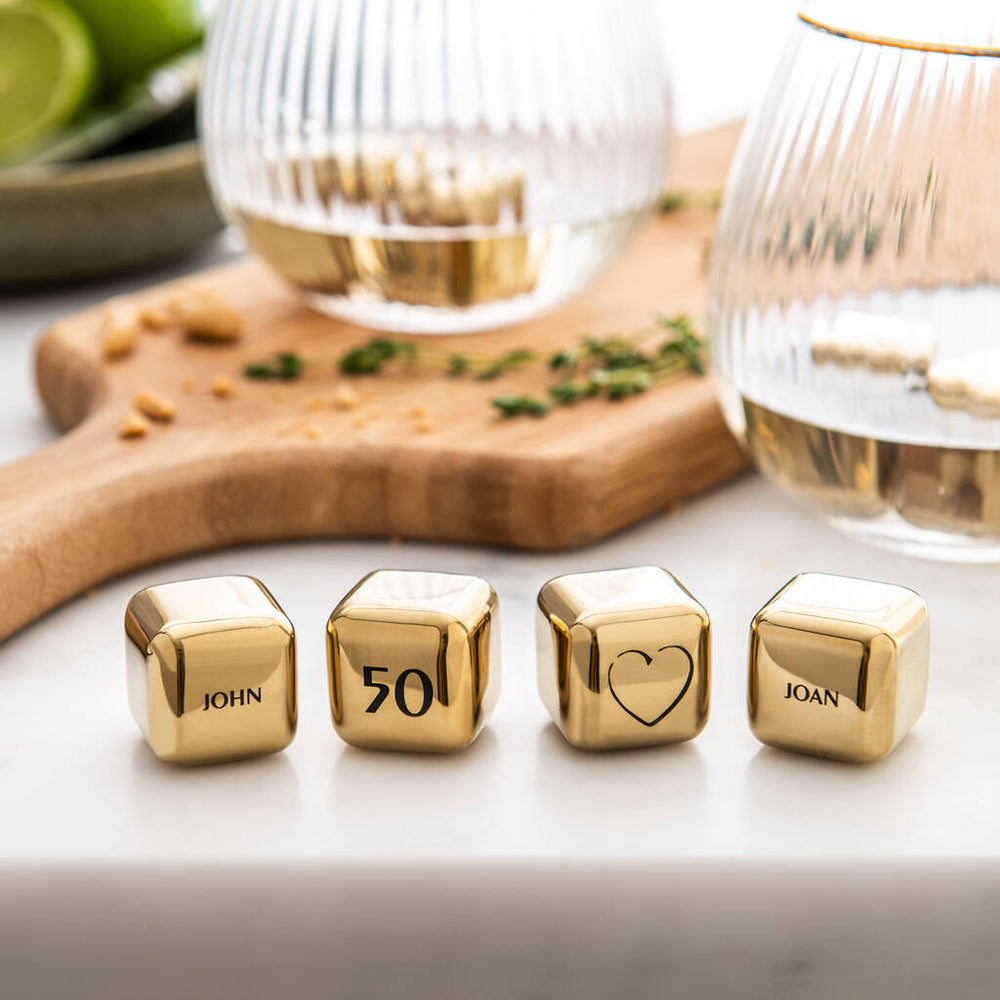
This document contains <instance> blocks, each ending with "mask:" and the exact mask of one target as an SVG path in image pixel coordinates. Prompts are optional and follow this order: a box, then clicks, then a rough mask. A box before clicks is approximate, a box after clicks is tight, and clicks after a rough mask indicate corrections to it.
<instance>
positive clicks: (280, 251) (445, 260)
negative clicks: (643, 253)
mask: <svg viewBox="0 0 1000 1000" xmlns="http://www.w3.org/2000/svg"><path fill="white" fill-rule="evenodd" d="M233 214H235V215H236V216H237V217H238V218H239V220H240V222H241V225H242V226H243V229H244V231H245V232H246V235H247V239H248V240H249V242H250V245H251V246H252V247H253V249H254V250H255V251H256V252H257V253H258V254H260V256H261V257H263V258H264V259H265V260H266V261H267V262H268V263H269V264H270V265H271V266H272V267H273V268H274V269H275V270H276V271H278V273H279V274H281V275H283V276H284V277H285V278H287V279H288V280H289V281H291V282H292V283H293V284H295V285H297V286H298V287H299V288H302V289H304V290H306V291H309V292H316V293H319V294H322V295H355V294H359V293H361V294H364V293H367V294H369V295H374V296H376V297H378V298H379V299H382V300H385V301H390V302H403V303H406V304H408V305H422V306H443V307H452V308H461V307H467V306H474V305H482V304H485V303H489V302H497V301H501V300H504V299H510V298H513V297H514V296H516V295H521V294H524V293H527V292H531V291H532V290H533V289H534V288H535V285H536V283H537V282H538V277H539V274H540V272H541V269H542V264H543V263H544V260H545V255H546V251H547V250H548V248H549V246H550V243H551V237H550V234H549V233H548V232H547V231H546V230H544V229H542V230H533V231H531V232H527V231H524V230H520V231H515V232H513V233H511V234H509V235H496V236H488V235H482V236H476V237H473V238H468V237H458V238H449V237H450V236H451V234H447V236H445V237H442V238H437V239H433V238H430V237H429V235H428V236H423V235H421V236H420V237H417V238H410V237H409V236H408V237H406V238H385V237H382V236H371V235H365V234H352V235H349V234H347V233H331V232H324V231H321V230H318V229H303V228H300V227H298V226H293V225H284V224H281V223H278V222H274V221H272V220H270V219H267V218H263V217H261V216H259V215H254V214H250V213H248V212H245V211H244V212H238V213H233ZM417 232H419V230H417Z"/></svg>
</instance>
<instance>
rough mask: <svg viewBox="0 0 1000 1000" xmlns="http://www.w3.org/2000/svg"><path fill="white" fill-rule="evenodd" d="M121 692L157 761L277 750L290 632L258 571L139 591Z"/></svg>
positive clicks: (290, 722)
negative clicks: (255, 575)
mask: <svg viewBox="0 0 1000 1000" xmlns="http://www.w3.org/2000/svg"><path fill="white" fill-rule="evenodd" d="M125 633H126V635H127V637H128V641H127V642H126V648H127V660H126V662H127V671H128V697H129V704H130V706H131V708H132V714H133V715H134V716H135V720H136V722H137V723H138V724H139V728H140V729H141V730H142V732H143V735H144V736H145V737H146V740H147V742H148V743H149V745H150V747H151V748H152V750H153V753H155V754H156V756H157V757H159V758H160V759H161V760H166V761H172V762H175V763H181V764H208V763H213V762H216V761H223V760H236V759H238V758H241V757H253V756H257V755H258V754H268V753H275V752H276V751H278V750H283V749H284V748H285V747H286V746H288V744H289V743H291V741H292V738H293V737H294V735H295V725H296V695H295V631H294V629H293V628H292V623H291V622H290V621H289V620H288V618H287V617H286V616H285V614H284V612H283V611H282V610H281V608H280V607H278V604H277V602H276V601H275V599H274V598H273V597H272V596H271V595H270V593H268V591H267V589H266V588H265V587H264V585H263V584H262V583H260V582H259V581H258V580H254V579H253V578H251V577H248V576H219V577H210V578H207V579H201V580H185V581H183V582H180V583H165V584H162V585H160V586H158V587H148V588H147V589H146V590H141V591H139V593H138V594H136V595H135V597H133V598H132V600H131V601H129V604H128V610H127V611H126V613H125Z"/></svg>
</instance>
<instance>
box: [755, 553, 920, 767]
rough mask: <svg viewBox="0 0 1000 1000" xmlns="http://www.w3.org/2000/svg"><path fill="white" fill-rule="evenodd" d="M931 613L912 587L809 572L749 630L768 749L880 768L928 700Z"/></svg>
mask: <svg viewBox="0 0 1000 1000" xmlns="http://www.w3.org/2000/svg"><path fill="white" fill-rule="evenodd" d="M929 635H930V633H929V628H928V622H927V608H926V606H925V605H924V602H923V600H922V599H921V598H920V597H919V595H917V594H916V593H914V592H913V591H912V590H908V589H907V588H906V587H898V586H895V585H893V584H889V583H874V582H872V581H870V580H857V579H854V578H852V577H843V576H830V575H827V574H825V573H803V574H802V575H801V576H797V577H795V578H794V579H793V580H792V581H791V582H790V583H788V584H787V585H786V586H785V587H784V588H783V589H782V590H780V591H778V593H777V594H776V595H775V596H774V597H773V598H772V599H771V600H770V601H769V602H768V603H767V604H766V605H765V606H764V607H763V608H762V609H761V611H759V612H758V613H757V616H756V617H755V618H754V620H753V624H752V625H751V627H750V677H749V708H750V727H751V729H753V732H754V735H755V736H756V737H757V739H759V740H760V741H761V742H763V743H768V744H770V745H771V746H776V747H782V748H783V749H785V750H795V751H797V752H799V753H809V754H816V755H817V756H820V757H833V758H836V759H838V760H848V761H856V762H865V761H874V760H879V759H880V758H881V757H884V756H885V755H886V754H887V753H889V752H890V751H891V750H892V749H893V748H894V747H895V746H896V744H898V743H899V741H900V740H901V739H902V738H903V737H904V736H905V735H906V734H907V733H908V732H909V730H910V729H911V727H912V726H913V724H914V723H915V722H916V721H917V719H919V718H920V716H921V714H922V713H923V710H924V704H925V702H926V697H927V668H928V650H929Z"/></svg>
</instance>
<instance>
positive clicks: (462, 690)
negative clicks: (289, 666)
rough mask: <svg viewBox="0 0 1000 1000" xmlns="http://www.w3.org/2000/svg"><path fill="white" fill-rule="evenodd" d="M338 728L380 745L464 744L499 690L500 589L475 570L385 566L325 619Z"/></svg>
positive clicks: (353, 738)
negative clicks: (427, 570)
mask: <svg viewBox="0 0 1000 1000" xmlns="http://www.w3.org/2000/svg"><path fill="white" fill-rule="evenodd" d="M327 648H328V654H329V656H328V658H329V673H330V707H331V711H332V713H333V724H334V727H335V728H336V730H337V732H338V733H339V734H340V737H341V738H342V739H343V740H345V741H346V742H348V743H351V744H353V745H354V746H358V747H368V748H372V749H377V750H413V751H426V752H442V751H448V750H458V749H461V748H462V747H465V746H468V744H470V743H471V742H472V741H473V740H474V739H475V738H476V737H477V736H478V735H479V733H480V731H481V730H482V728H483V726H484V725H485V724H486V721H487V719H488V718H489V717H490V714H491V713H492V711H493V708H494V706H495V705H496V701H497V698H498V696H499V694H500V670H499V667H500V628H499V623H498V620H497V595H496V593H495V592H494V590H493V588H492V587H491V586H490V585H489V584H488V583H487V582H486V581H485V580H481V579H480V578H479V577H475V576H461V575H457V574H451V573H425V572H407V571H401V570H380V571H378V572H376V573H372V574H371V575H370V576H367V577H365V578H364V579H363V580H362V581H361V582H360V583H359V584H358V585H357V586H356V587H355V588H354V589H353V590H352V591H351V592H350V593H349V594H348V595H347V596H346V597H345V598H344V599H343V601H341V602H340V604H339V605H338V606H337V608H336V609H335V610H334V612H333V614H332V615H331V616H330V621H329V624H328V626H327Z"/></svg>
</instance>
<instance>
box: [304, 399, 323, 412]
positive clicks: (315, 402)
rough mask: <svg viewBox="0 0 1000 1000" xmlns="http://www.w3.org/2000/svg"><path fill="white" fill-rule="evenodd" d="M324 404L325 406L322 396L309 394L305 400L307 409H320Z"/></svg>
mask: <svg viewBox="0 0 1000 1000" xmlns="http://www.w3.org/2000/svg"><path fill="white" fill-rule="evenodd" d="M324 406H326V402H325V401H324V399H323V397H322V396H310V397H309V399H308V400H306V409H307V410H322V409H323V407H324Z"/></svg>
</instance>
